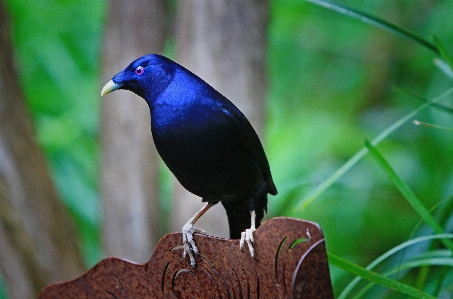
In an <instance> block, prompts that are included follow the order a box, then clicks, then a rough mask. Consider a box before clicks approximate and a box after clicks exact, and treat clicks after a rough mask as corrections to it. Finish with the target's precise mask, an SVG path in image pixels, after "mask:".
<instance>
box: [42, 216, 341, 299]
mask: <svg viewBox="0 0 453 299" xmlns="http://www.w3.org/2000/svg"><path fill="white" fill-rule="evenodd" d="M307 232H308V234H307ZM195 241H196V244H197V246H198V248H199V250H200V252H201V255H199V256H197V257H196V259H197V266H196V268H195V269H193V268H191V267H190V265H189V262H188V258H187V257H186V260H184V259H183V258H182V247H181V244H182V236H181V234H180V233H173V234H168V235H166V236H164V237H163V238H162V239H161V240H160V241H159V243H158V244H157V247H156V250H155V251H154V254H153V256H152V257H151V260H150V261H149V262H147V263H145V264H141V265H137V264H132V263H130V262H127V261H124V260H121V259H117V258H107V259H105V260H102V261H101V262H100V263H98V264H97V265H96V266H94V267H93V268H92V269H91V270H90V271H88V272H87V273H85V274H84V275H83V276H81V277H79V278H77V279H75V280H72V281H69V282H65V283H61V284H55V285H51V286H48V287H46V288H45V289H44V290H43V291H42V292H41V294H40V296H39V299H52V298H55V299H64V298H79V299H83V298H125V299H126V298H326V299H328V298H333V292H332V286H331V281H330V275H329V268H328V263H327V256H326V251H325V244H324V237H323V234H322V231H321V229H320V227H319V226H318V225H317V224H316V223H313V222H309V221H303V220H299V219H293V218H286V217H278V218H273V219H270V220H268V221H266V222H265V223H263V224H262V225H261V226H260V227H259V228H258V229H257V231H256V232H255V241H256V244H255V251H256V258H255V259H253V258H252V257H251V256H250V254H249V252H248V251H246V250H244V251H243V252H241V251H240V250H239V240H226V239H220V238H216V237H212V236H206V235H196V236H195Z"/></svg>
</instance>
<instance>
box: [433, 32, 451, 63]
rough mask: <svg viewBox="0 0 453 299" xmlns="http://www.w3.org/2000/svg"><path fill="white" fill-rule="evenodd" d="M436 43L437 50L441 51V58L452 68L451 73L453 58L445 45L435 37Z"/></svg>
mask: <svg viewBox="0 0 453 299" xmlns="http://www.w3.org/2000/svg"><path fill="white" fill-rule="evenodd" d="M433 39H434V43H435V44H436V47H437V49H438V50H439V54H440V56H442V58H443V59H444V60H445V62H446V63H447V64H448V66H449V67H450V72H451V70H453V57H452V56H451V54H450V53H449V52H448V50H447V48H445V46H444V44H443V43H442V42H441V41H440V39H439V38H438V37H437V36H435V35H433Z"/></svg>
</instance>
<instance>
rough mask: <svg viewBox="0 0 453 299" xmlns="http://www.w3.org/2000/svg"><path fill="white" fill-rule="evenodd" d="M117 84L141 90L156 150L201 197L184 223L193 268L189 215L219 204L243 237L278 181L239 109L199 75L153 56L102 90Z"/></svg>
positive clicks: (234, 232)
mask: <svg viewBox="0 0 453 299" xmlns="http://www.w3.org/2000/svg"><path fill="white" fill-rule="evenodd" d="M118 89H123V90H128V91H131V92H133V93H135V94H137V95H138V96H140V97H142V98H143V99H144V100H145V101H146V103H147V105H148V107H149V110H150V117H151V133H152V137H153V140H154V144H155V147H156V149H157V152H158V153H159V155H160V157H161V158H162V160H163V161H164V163H165V164H166V165H167V167H168V168H169V169H170V171H171V172H172V173H173V174H174V176H175V177H176V179H177V180H178V181H179V182H180V183H181V185H182V186H183V187H184V188H185V189H187V190H188V191H189V192H191V193H193V194H195V195H197V196H199V197H201V198H202V202H205V203H206V204H205V205H204V206H203V208H202V209H201V210H200V211H199V212H197V213H196V214H195V215H194V216H193V217H192V218H191V219H190V220H189V221H188V222H187V223H186V224H185V225H184V226H183V228H182V238H183V248H184V252H183V256H184V257H186V255H187V254H188V255H189V260H190V264H191V266H192V267H195V265H196V260H195V258H194V254H198V253H199V250H198V248H197V247H196V244H195V241H194V238H193V234H194V233H205V232H204V231H202V230H199V229H196V228H194V224H195V222H196V221H197V220H198V219H199V218H200V217H201V216H202V215H203V214H204V213H205V212H206V211H207V210H209V209H210V208H211V207H212V206H213V205H215V204H217V203H219V202H221V203H222V205H223V207H224V208H225V211H226V214H227V218H228V225H229V231H230V238H231V239H240V250H242V249H243V247H244V244H247V246H248V248H249V251H250V255H251V256H252V257H254V255H255V251H254V248H253V244H252V243H255V240H254V237H253V232H254V231H255V230H256V228H258V227H259V226H260V224H261V220H262V219H263V217H264V213H265V212H267V203H268V198H267V196H268V194H271V195H277V188H276V186H275V183H274V181H273V179H272V174H271V170H270V166H269V162H268V159H267V157H266V154H265V151H264V148H263V145H262V144H261V141H260V139H259V137H258V135H257V133H256V131H255V130H254V128H253V127H252V125H251V124H250V122H249V121H248V119H247V118H246V117H245V116H244V114H243V113H242V112H241V111H240V110H239V109H238V108H237V107H236V106H235V105H234V104H233V103H232V102H231V101H230V100H228V99H227V98H226V97H225V96H223V95H222V94H221V93H220V92H218V91H217V90H216V89H214V88H213V87H212V86H210V85H209V84H208V83H206V82H205V81H204V80H202V79H201V78H200V77H198V76H197V75H195V74H194V73H192V72H191V71H189V70H188V69H186V68H185V67H183V66H181V65H180V64H178V63H176V62H174V61H173V60H171V59H169V58H167V57H165V56H162V55H159V54H147V55H144V56H142V57H139V58H137V59H136V60H135V61H133V62H131V63H130V64H129V65H128V66H127V67H126V68H125V69H123V70H122V71H120V72H119V73H118V74H116V75H115V76H113V78H112V79H111V80H110V81H109V82H107V83H106V84H105V86H104V87H103V88H102V90H101V96H104V95H106V94H108V93H110V92H113V91H115V90H118Z"/></svg>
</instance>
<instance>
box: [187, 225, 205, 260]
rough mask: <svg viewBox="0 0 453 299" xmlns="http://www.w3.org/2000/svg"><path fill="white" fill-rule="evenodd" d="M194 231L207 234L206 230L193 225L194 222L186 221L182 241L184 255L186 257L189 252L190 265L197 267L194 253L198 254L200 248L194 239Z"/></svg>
mask: <svg viewBox="0 0 453 299" xmlns="http://www.w3.org/2000/svg"><path fill="white" fill-rule="evenodd" d="M194 233H200V234H206V232H205V231H204V230H201V229H197V228H195V227H193V225H192V223H186V224H185V225H184V226H183V227H182V243H183V247H184V252H183V255H182V256H183V257H184V258H185V257H186V255H187V254H188V255H189V259H190V265H191V266H192V268H195V265H196V264H197V263H196V261H195V258H194V256H193V255H194V254H198V248H197V246H196V245H195V240H194V239H193V234H194Z"/></svg>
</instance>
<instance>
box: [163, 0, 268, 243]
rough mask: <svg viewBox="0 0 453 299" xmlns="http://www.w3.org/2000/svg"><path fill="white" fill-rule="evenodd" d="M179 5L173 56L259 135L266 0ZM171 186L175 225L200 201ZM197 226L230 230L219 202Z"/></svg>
mask: <svg viewBox="0 0 453 299" xmlns="http://www.w3.org/2000/svg"><path fill="white" fill-rule="evenodd" d="M179 5H180V6H179V8H178V16H177V33H176V35H177V53H178V62H179V63H180V64H182V65H184V66H185V67H186V68H188V69H189V70H191V71H192V72H194V73H195V74H197V75H198V76H200V77H201V78H202V79H204V80H205V81H206V82H208V83H209V84H210V85H211V86H213V87H214V88H215V89H217V90H218V91H219V92H220V93H222V94H223V95H224V96H226V97H227V98H228V99H230V100H231V101H232V102H234V103H235V104H236V105H237V106H238V107H239V109H240V110H241V111H242V112H243V113H244V114H245V115H246V116H247V118H248V119H249V120H250V122H251V123H252V125H253V127H254V128H255V130H256V131H257V133H258V135H259V136H260V137H262V131H263V124H264V119H265V108H264V107H265V105H264V103H265V101H264V100H265V96H266V86H267V84H266V72H265V71H266V67H265V65H266V46H267V43H266V41H267V40H266V36H267V25H268V3H267V1H265V0H253V1H242V0H209V1H208V0H203V1H202V0H194V1H181V2H180V4H179ZM176 188H177V191H176V198H175V200H174V204H173V207H174V209H173V216H172V219H173V229H174V230H180V229H181V227H182V225H184V223H185V222H186V221H187V220H188V219H189V218H190V217H191V216H192V215H193V214H194V213H195V212H196V211H197V210H198V209H199V208H200V207H201V206H202V204H201V202H200V199H199V198H197V197H196V196H194V195H192V194H190V193H189V192H187V191H186V190H184V189H183V188H182V187H181V186H180V185H179V184H178V186H177V187H176ZM213 209H214V208H213ZM219 218H221V220H219ZM196 226H197V227H200V228H203V227H205V228H208V229H207V233H208V234H213V235H217V236H223V237H228V236H229V234H228V224H227V220H226V214H225V212H224V211H223V207H221V205H217V206H216V207H215V210H214V211H210V212H208V213H206V214H205V216H203V217H201V219H200V221H199V223H197V225H196Z"/></svg>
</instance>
